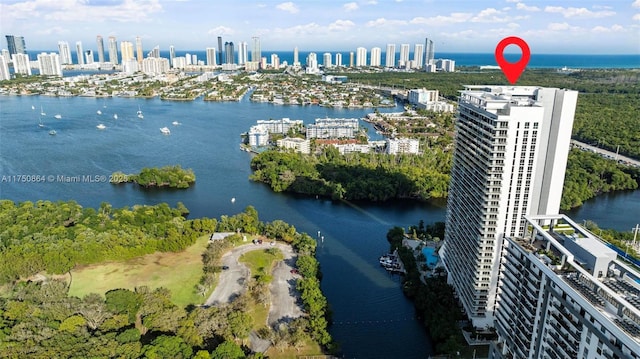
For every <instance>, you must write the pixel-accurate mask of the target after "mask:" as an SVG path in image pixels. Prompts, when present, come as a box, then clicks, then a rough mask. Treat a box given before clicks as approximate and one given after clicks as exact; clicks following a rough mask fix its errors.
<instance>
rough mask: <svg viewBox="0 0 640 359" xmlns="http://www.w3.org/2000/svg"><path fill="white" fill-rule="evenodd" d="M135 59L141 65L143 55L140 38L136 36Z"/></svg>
mask: <svg viewBox="0 0 640 359" xmlns="http://www.w3.org/2000/svg"><path fill="white" fill-rule="evenodd" d="M136 58H137V59H138V63H139V64H142V60H143V59H144V54H143V53H142V38H141V37H140V36H136Z"/></svg>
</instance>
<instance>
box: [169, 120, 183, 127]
mask: <svg viewBox="0 0 640 359" xmlns="http://www.w3.org/2000/svg"><path fill="white" fill-rule="evenodd" d="M171 124H172V125H174V126H178V125H181V123H180V122H178V121H173V122H171Z"/></svg>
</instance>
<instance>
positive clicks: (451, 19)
mask: <svg viewBox="0 0 640 359" xmlns="http://www.w3.org/2000/svg"><path fill="white" fill-rule="evenodd" d="M472 17H473V14H471V13H467V12H454V13H451V15H449V16H443V15H438V16H433V17H415V18H413V19H411V20H410V21H409V23H410V24H414V25H430V26H443V25H451V24H458V23H461V22H466V21H469V20H470V19H471V18H472Z"/></svg>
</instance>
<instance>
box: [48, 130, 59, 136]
mask: <svg viewBox="0 0 640 359" xmlns="http://www.w3.org/2000/svg"><path fill="white" fill-rule="evenodd" d="M56 133H58V132H56V130H51V131H49V134H50V135H51V136H53V135H55V134H56Z"/></svg>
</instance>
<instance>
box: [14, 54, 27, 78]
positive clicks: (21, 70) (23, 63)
mask: <svg viewBox="0 0 640 359" xmlns="http://www.w3.org/2000/svg"><path fill="white" fill-rule="evenodd" d="M11 62H12V63H13V71H14V72H15V73H16V74H21V75H29V76H31V64H29V55H27V54H13V55H11Z"/></svg>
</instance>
